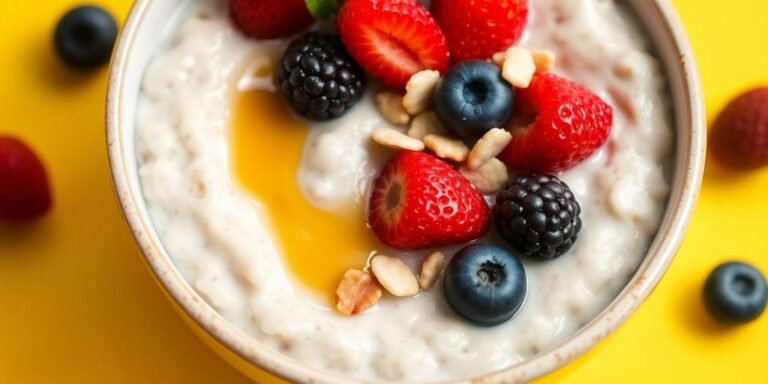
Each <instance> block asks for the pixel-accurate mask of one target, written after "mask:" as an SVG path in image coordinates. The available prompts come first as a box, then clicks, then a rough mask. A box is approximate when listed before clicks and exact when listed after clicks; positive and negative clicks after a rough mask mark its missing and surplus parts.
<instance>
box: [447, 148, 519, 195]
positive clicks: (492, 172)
mask: <svg viewBox="0 0 768 384" xmlns="http://www.w3.org/2000/svg"><path fill="white" fill-rule="evenodd" d="M459 173H461V174H462V175H464V177H466V178H467V180H469V182H470V183H472V185H474V186H475V188H477V190H478V191H480V192H482V193H494V192H497V191H499V190H500V189H501V188H502V187H504V184H506V183H507V180H509V172H508V171H507V166H506V165H504V163H503V162H502V161H501V160H499V159H497V158H495V157H494V158H492V159H490V160H488V161H486V162H485V164H483V165H481V166H480V168H477V169H474V170H473V169H469V167H467V166H466V165H462V166H461V167H459Z"/></svg>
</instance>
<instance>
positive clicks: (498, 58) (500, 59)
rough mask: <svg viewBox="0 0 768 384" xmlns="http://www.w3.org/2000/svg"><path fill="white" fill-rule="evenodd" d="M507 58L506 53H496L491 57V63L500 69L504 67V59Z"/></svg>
mask: <svg viewBox="0 0 768 384" xmlns="http://www.w3.org/2000/svg"><path fill="white" fill-rule="evenodd" d="M506 56H507V51H501V52H496V53H494V54H493V56H491V61H493V63H494V64H496V65H498V66H499V68H501V66H502V65H504V58H505V57H506Z"/></svg>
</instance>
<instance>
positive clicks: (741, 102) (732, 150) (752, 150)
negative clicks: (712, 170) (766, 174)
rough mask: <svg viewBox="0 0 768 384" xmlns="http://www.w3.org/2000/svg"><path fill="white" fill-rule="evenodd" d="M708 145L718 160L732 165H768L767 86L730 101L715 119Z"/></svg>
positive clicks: (749, 166)
mask: <svg viewBox="0 0 768 384" xmlns="http://www.w3.org/2000/svg"><path fill="white" fill-rule="evenodd" d="M710 144H711V147H712V154H713V155H714V156H715V157H716V158H717V160H719V161H720V162H721V163H723V164H725V165H727V166H730V167H732V168H736V169H744V170H747V169H755V168H759V167H762V166H765V165H768V87H763V88H755V89H753V90H751V91H748V92H745V93H743V94H741V95H740V96H738V97H736V98H735V99H734V100H733V101H731V102H730V103H729V104H728V105H727V106H726V107H725V109H723V111H722V112H720V115H719V116H718V117H717V119H716V120H715V124H714V125H713V127H712V133H711V134H710Z"/></svg>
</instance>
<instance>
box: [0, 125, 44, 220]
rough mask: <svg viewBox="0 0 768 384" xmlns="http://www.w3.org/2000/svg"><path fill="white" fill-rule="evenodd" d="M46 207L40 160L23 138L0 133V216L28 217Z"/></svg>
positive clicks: (0, 217)
mask: <svg viewBox="0 0 768 384" xmlns="http://www.w3.org/2000/svg"><path fill="white" fill-rule="evenodd" d="M50 208H51V193H50V189H49V186H48V176H47V175H46V172H45V167H44V166H43V163H42V162H41V161H40V159H39V158H38V157H37V155H36V154H35V153H34V152H33V151H32V149H31V148H29V147H28V146H27V145H26V144H24V143H23V142H21V141H19V140H18V139H15V138H12V137H8V136H0V220H12V221H20V220H30V219H34V218H37V217H39V216H42V215H43V214H45V213H46V212H48V210H49V209H50Z"/></svg>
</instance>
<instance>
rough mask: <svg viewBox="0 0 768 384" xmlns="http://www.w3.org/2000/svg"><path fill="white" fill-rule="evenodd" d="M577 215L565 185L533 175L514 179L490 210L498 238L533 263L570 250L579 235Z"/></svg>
mask: <svg viewBox="0 0 768 384" xmlns="http://www.w3.org/2000/svg"><path fill="white" fill-rule="evenodd" d="M580 213H581V206H579V203H578V202H577V201H576V198H575V197H574V196H573V192H571V189H570V188H569V187H568V185H567V184H565V183H564V182H562V181H560V180H559V179H558V178H557V177H554V176H548V175H541V174H537V173H534V174H532V175H528V176H516V177H515V178H514V179H513V180H512V181H510V182H509V183H508V184H507V186H506V187H505V188H504V189H503V190H502V191H501V192H499V194H498V195H496V204H495V205H494V206H493V218H494V221H495V222H496V229H497V230H498V232H499V234H500V235H501V237H503V238H504V239H505V240H507V241H508V242H509V243H510V244H511V245H512V246H513V247H514V248H515V249H517V250H518V251H519V252H521V253H524V254H525V255H528V256H530V257H532V258H534V259H537V260H551V259H555V258H558V257H560V256H562V255H563V254H564V253H565V252H567V251H568V250H569V249H570V248H571V246H572V245H573V243H574V242H575V241H576V238H577V237H578V234H579V231H581V218H580V217H579V214H580Z"/></svg>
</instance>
